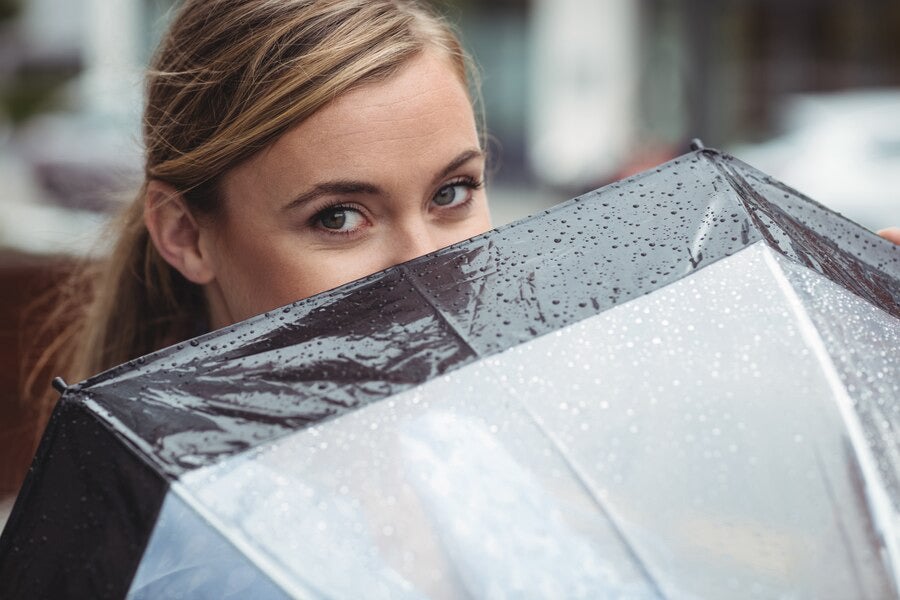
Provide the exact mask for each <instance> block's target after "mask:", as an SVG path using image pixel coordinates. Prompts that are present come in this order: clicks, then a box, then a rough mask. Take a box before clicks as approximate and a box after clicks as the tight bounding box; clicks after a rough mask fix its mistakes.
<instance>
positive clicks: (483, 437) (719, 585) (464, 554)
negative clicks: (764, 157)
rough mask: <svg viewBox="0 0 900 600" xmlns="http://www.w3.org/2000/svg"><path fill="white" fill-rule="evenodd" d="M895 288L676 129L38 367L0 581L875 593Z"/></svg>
mask: <svg viewBox="0 0 900 600" xmlns="http://www.w3.org/2000/svg"><path fill="white" fill-rule="evenodd" d="M898 304H900V250H898V248H897V247H895V246H893V245H892V244H890V243H889V242H887V241H884V240H881V239H880V238H878V237H877V236H875V235H874V234H872V233H870V232H868V231H865V230H863V229H862V228H860V227H858V226H856V225H855V224H853V223H851V222H849V221H847V220H845V219H843V218H842V217H840V216H839V215H836V214H834V213H832V212H829V211H828V210H827V209H825V208H823V207H822V206H820V205H818V204H816V203H815V202H813V201H811V200H809V199H807V198H804V197H802V196H800V195H799V194H797V193H796V192H794V191H792V190H790V189H789V188H787V187H785V186H783V185H781V184H779V183H778V182H776V181H773V180H771V179H770V178H768V177H766V176H765V175H764V174H762V173H760V172H758V171H756V170H754V169H753V168H751V167H748V166H747V165H745V164H743V163H741V162H740V161H738V160H736V159H734V158H732V157H730V156H727V155H724V154H720V153H718V152H716V151H714V150H698V151H695V152H692V153H691V154H688V155H685V156H683V157H680V158H678V159H676V160H674V161H672V162H669V163H667V164H665V165H662V166H660V167H659V168H657V169H655V170H652V171H648V172H646V173H643V174H641V175H638V176H636V177H633V178H631V179H628V180H625V181H622V182H618V183H615V184H612V185H610V186H607V187H605V188H602V189H600V190H597V191H595V192H591V193H589V194H586V195H584V196H582V197H579V198H576V199H574V200H571V201H569V202H567V203H565V204H562V205H559V206H557V207H555V208H553V209H551V210H548V211H545V212H543V213H541V214H538V215H535V216H532V217H530V218H527V219H525V220H523V221H520V222H517V223H514V224H511V225H509V226H506V227H503V228H500V229H498V230H494V231H491V232H489V233H487V234H485V235H482V236H479V237H476V238H473V239H471V240H467V241H465V242H462V243H460V244H457V245H454V246H451V247H449V248H445V249H443V250H440V251H438V252H435V253H433V254H430V255H428V256H425V257H422V258H419V259H416V260H413V261H411V262H408V263H405V264H402V265H398V266H396V267H393V268H391V269H388V270H386V271H383V272H381V273H377V274H375V275H372V276H370V277H368V278H365V279H362V280H359V281H356V282H353V283H350V284H348V285H346V286H343V287H341V288H338V289H336V290H333V291H331V292H327V293H325V294H321V295H319V296H316V297H313V298H309V299H306V300H302V301H299V302H297V303H295V304H292V305H290V306H287V307H284V308H283V309H281V310H278V311H274V312H272V313H269V314H266V315H260V316H259V317H256V318H253V319H250V320H248V321H245V322H243V323H240V324H238V325H235V326H233V327H230V328H227V329H224V330H221V331H216V332H213V333H210V334H208V335H205V336H202V337H200V338H197V339H195V340H193V341H191V342H190V343H186V344H181V345H178V346H175V347H172V348H168V349H165V350H161V351H159V352H157V353H155V354H152V355H149V356H147V357H144V358H141V359H138V360H136V361H133V362H132V363H129V364H126V365H122V366H120V367H117V368H115V369H112V370H110V371H108V372H106V373H102V374H100V375H98V376H96V377H93V378H91V379H89V380H87V381H85V382H83V383H80V384H78V385H75V386H71V387H69V388H67V389H66V390H65V393H64V394H63V396H62V399H61V401H60V403H59V405H58V407H57V409H56V411H55V413H54V415H53V417H52V419H51V423H50V426H49V427H48V429H47V433H46V434H45V436H44V439H43V441H42V444H41V447H40V449H39V450H38V454H37V456H36V458H35V462H34V466H33V468H32V471H31V473H30V474H29V477H28V479H27V481H26V483H25V486H24V487H23V489H22V492H21V493H20V495H19V498H18V500H17V503H16V506H15V508H14V510H13V513H12V515H11V516H10V519H9V522H8V524H7V527H6V530H5V531H4V533H3V537H2V539H0V595H3V596H4V597H44V596H57V595H59V594H61V593H64V594H67V595H76V596H85V597H106V596H112V597H122V596H127V597H131V598H157V597H215V598H226V597H254V598H257V597H259V598H262V597H273V598H278V597H300V598H305V597H313V598H361V597H365V598H424V597H430V598H458V597H477V598H505V597H517V598H520V597H521V598H527V597H535V598H537V597H542V598H543V597H567V598H575V597H588V598H711V597H727V598H743V597H746V598H755V597H766V598H772V597H790V598H850V597H852V598H884V597H890V596H892V595H895V594H896V593H897V577H898V573H900V533H898V531H900V530H898V523H900V441H898V440H900V436H898V434H897V432H898V426H900V364H898V352H897V348H898V343H900V306H898Z"/></svg>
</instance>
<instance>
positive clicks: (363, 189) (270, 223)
mask: <svg viewBox="0 0 900 600" xmlns="http://www.w3.org/2000/svg"><path fill="white" fill-rule="evenodd" d="M222 192H223V196H224V200H225V205H224V211H223V215H222V216H221V217H220V218H218V219H216V220H214V222H213V223H210V224H208V225H203V226H201V227H202V228H207V229H208V230H207V231H205V232H204V234H203V235H201V239H202V240H207V241H205V242H203V243H204V244H205V245H206V246H207V248H205V250H206V251H207V256H208V257H209V260H210V264H211V269H212V271H213V273H214V278H213V280H212V281H211V282H210V283H208V284H207V285H206V293H207V297H208V299H209V303H210V307H211V319H212V323H211V325H212V326H213V327H215V328H218V327H223V326H225V325H228V324H230V323H233V322H236V321H240V320H242V319H245V318H247V317H250V316H252V315H255V314H258V313H261V312H264V311H266V310H270V309H272V308H275V307H278V306H281V305H283V304H287V303H289V302H292V301H294V300H298V299H300V298H305V297H307V296H311V295H313V294H316V293H318V292H322V291H324V290H328V289H330V288H333V287H336V286H338V285H340V284H343V283H346V282H348V281H352V280H354V279H357V278H359V277H362V276H364V275H367V274H369V273H373V272H375V271H379V270H381V269H384V268H386V267H389V266H391V265H394V264H397V263H400V262H403V261H406V260H409V259H411V258H414V257H416V256H420V255H422V254H426V253H428V252H431V251H433V250H436V249H438V248H442V247H444V246H447V245H449V244H452V243H454V242H458V241H460V240H463V239H466V238H468V237H471V236H473V235H477V234H479V233H482V232H484V231H486V230H488V229H489V228H490V216H489V213H488V207H487V201H486V198H485V192H484V154H483V153H482V151H481V148H480V144H479V138H478V133H477V130H476V126H475V119H474V115H473V111H472V107H471V104H470V102H469V98H468V96H467V94H466V90H465V88H464V86H463V84H462V83H461V82H460V81H459V79H458V78H457V76H456V74H455V72H454V70H453V68H452V67H451V66H450V64H449V63H448V62H447V61H446V59H444V58H443V57H441V56H439V55H437V54H435V53H424V54H422V55H421V56H419V57H417V58H415V59H413V60H411V61H410V62H409V64H408V65H407V66H406V67H405V68H403V69H402V70H401V71H399V72H398V73H397V74H396V75H394V76H392V77H391V78H389V79H388V80H386V81H384V82H380V83H375V84H369V85H365V86H363V87H361V88H359V89H357V90H355V91H352V92H349V93H347V94H345V95H343V96H340V97H338V98H337V99H335V100H334V101H333V102H332V103H330V104H329V105H327V106H326V107H325V108H323V109H321V110H320V111H318V112H317V113H315V114H314V115H313V116H312V117H311V118H309V119H308V120H306V121H304V122H303V123H301V124H300V125H298V126H296V127H294V128H293V129H291V130H290V131H288V132H287V133H286V134H285V135H284V136H282V137H281V138H279V139H278V140H277V141H276V142H275V143H274V144H272V146H271V147H269V148H268V149H266V150H265V151H263V152H261V153H260V154H258V155H256V156H255V157H253V158H252V159H250V160H248V161H247V162H245V163H243V164H241V165H240V166H238V167H237V168H235V169H233V170H232V171H230V172H229V173H228V174H226V176H225V177H224V180H223V183H222Z"/></svg>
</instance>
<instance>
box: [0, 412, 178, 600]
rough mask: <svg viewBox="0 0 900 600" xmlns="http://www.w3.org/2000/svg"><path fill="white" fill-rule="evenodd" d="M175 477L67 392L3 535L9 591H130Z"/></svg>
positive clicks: (1, 581)
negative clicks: (158, 468)
mask: <svg viewBox="0 0 900 600" xmlns="http://www.w3.org/2000/svg"><path fill="white" fill-rule="evenodd" d="M167 487H168V484H167V482H166V481H165V479H164V478H163V476H162V475H161V474H160V473H158V472H157V471H156V470H154V469H153V468H152V467H151V465H150V464H149V463H148V462H147V461H146V460H145V459H144V458H143V457H141V456H139V455H138V454H136V453H135V452H133V450H132V449H131V448H128V447H125V446H123V445H122V440H121V438H120V437H119V436H118V435H116V434H115V433H113V432H112V431H111V430H110V428H109V427H108V426H107V424H105V423H103V422H102V421H101V420H100V419H99V418H98V417H97V415H96V414H94V413H92V411H90V410H88V409H86V408H85V406H84V405H82V404H80V403H75V402H70V401H68V400H63V401H62V402H61V403H60V405H59V406H58V407H57V408H56V411H55V412H54V414H53V416H52V417H51V420H50V423H49V425H48V426H47V431H46V433H45V434H44V438H43V440H42V441H41V446H40V448H39V449H38V453H37V456H36V457H35V466H34V467H32V471H31V472H30V473H29V475H28V477H27V479H26V480H25V484H24V486H23V487H22V490H21V491H20V492H19V497H18V499H17V500H16V505H15V507H14V508H13V512H12V514H11V515H10V518H9V521H7V523H6V528H5V529H4V531H3V538H2V540H0V597H2V598H62V597H82V598H122V597H124V595H125V593H126V592H127V591H128V586H129V582H130V579H131V575H132V574H133V573H134V572H135V570H136V569H137V567H138V564H139V562H140V561H141V556H142V554H143V552H144V547H145V545H146V543H147V540H148V538H149V537H150V533H151V532H152V531H153V528H154V526H155V521H156V516H157V513H158V511H159V507H160V505H161V504H162V502H163V498H165V495H166V490H167Z"/></svg>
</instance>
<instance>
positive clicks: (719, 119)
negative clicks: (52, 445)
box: [0, 0, 900, 514]
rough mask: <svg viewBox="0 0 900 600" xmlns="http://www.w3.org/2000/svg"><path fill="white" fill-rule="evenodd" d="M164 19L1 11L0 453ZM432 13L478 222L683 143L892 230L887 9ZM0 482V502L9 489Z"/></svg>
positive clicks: (749, 4) (107, 0)
mask: <svg viewBox="0 0 900 600" xmlns="http://www.w3.org/2000/svg"><path fill="white" fill-rule="evenodd" d="M173 4H174V2H173V1H172V0H0V181H2V182H3V188H2V189H3V193H2V196H0V208H2V210H0V289H2V293H0V349H2V352H3V353H4V355H3V356H2V362H0V364H2V365H3V367H2V368H0V423H3V424H5V425H7V426H4V427H0V455H6V456H9V454H8V453H9V452H12V450H11V449H12V448H18V447H20V446H21V445H22V439H24V437H25V436H27V435H29V432H28V431H27V430H26V429H25V428H24V427H25V426H23V428H19V429H16V427H10V426H8V424H10V423H13V422H18V420H21V419H20V417H21V415H23V414H24V413H23V412H22V411H24V410H25V409H24V408H22V407H21V406H19V405H18V404H17V403H16V399H17V397H18V396H17V392H16V390H17V386H18V381H19V377H20V375H21V373H20V369H19V367H18V365H19V363H20V361H19V359H20V356H21V347H22V346H21V342H22V339H21V338H22V333H21V331H20V330H19V328H18V324H19V322H20V320H21V313H22V309H23V307H24V306H26V305H27V304H28V303H29V301H30V300H31V299H32V298H34V297H35V295H36V294H37V293H39V292H40V291H41V290H43V289H47V287H48V286H52V284H53V282H54V281H57V280H59V279H60V278H61V277H63V276H64V274H65V271H66V269H67V268H68V267H67V265H69V264H70V262H67V260H66V259H68V260H70V259H72V258H79V257H84V256H89V255H90V253H92V252H102V251H103V249H104V244H105V243H108V240H106V239H105V236H104V235H103V233H102V232H103V229H102V227H103V223H104V222H105V221H106V219H107V218H108V217H109V215H110V214H111V213H112V212H114V211H115V209H116V207H117V206H119V205H120V203H121V201H122V199H123V198H128V197H129V194H130V193H131V192H132V191H133V190H134V189H135V187H136V185H137V181H138V177H139V175H140V169H141V148H140V142H139V127H138V123H139V114H140V104H141V69H142V67H143V65H144V64H145V63H146V61H147V59H148V57H149V55H150V53H151V52H152V49H153V47H154V45H155V43H156V41H157V39H158V38H159V35H160V33H161V31H162V30H163V28H164V27H165V24H166V19H167V15H168V13H169V11H170V10H171V8H172V6H173ZM439 7H440V8H441V10H443V11H444V12H445V13H446V14H447V15H448V16H449V17H450V19H451V20H452V21H453V22H455V23H456V24H457V25H458V28H459V30H460V31H461V33H462V36H463V39H464V42H465V44H466V46H467V47H468V48H469V50H470V51H471V52H472V53H473V54H474V55H475V58H476V60H477V62H478V64H479V65H480V66H481V70H482V91H483V95H484V102H485V109H486V114H487V128H488V131H489V133H490V135H491V144H490V153H491V157H492V159H491V160H492V171H493V174H492V176H491V178H490V179H489V194H490V197H491V201H492V205H493V212H494V218H495V223H496V224H502V223H505V222H508V221H510V220H514V219H517V218H519V217H522V216H525V215H527V214H530V213H532V212H535V211H537V210H540V209H542V208H544V207H546V206H548V205H552V204H555V203H556V202H559V201H562V200H565V199H567V198H570V197H572V196H574V195H577V194H579V193H581V192H584V191H587V190H590V189H593V188H595V187H599V186H600V185H603V184H605V183H608V182H610V181H613V180H615V179H617V178H620V177H622V176H625V175H628V174H632V173H635V172H637V171H640V170H643V169H645V168H648V167H651V166H654V165H656V164H658V163H660V162H663V161H665V160H667V159H669V158H672V157H674V156H676V155H678V154H681V153H683V152H685V151H686V150H687V148H688V141H689V140H690V139H691V138H694V137H699V138H702V139H703V141H704V142H705V143H706V145H707V146H712V147H717V148H721V149H725V150H729V151H731V152H732V153H734V154H735V155H737V156H738V157H739V158H743V159H744V160H745V161H747V162H749V163H750V164H752V165H754V166H756V167H758V168H760V169H762V170H764V171H766V172H768V173H769V174H771V175H773V176H775V177H776V178H778V179H781V180H782V181H784V182H786V183H787V184H788V185H791V186H792V187H795V188H797V189H799V190H800V191H801V192H804V193H806V194H808V195H810V196H812V197H813V198H815V199H817V200H818V201H820V202H822V203H823V204H826V205H827V206H830V207H831V208H833V209H835V210H837V211H839V212H841V213H843V214H845V215H846V216H848V217H849V218H851V219H853V220H855V221H857V222H859V223H860V224H862V225H864V226H866V227H869V228H873V229H875V228H880V227H884V226H888V225H900V2H898V1H897V0H446V1H443V2H440V3H439ZM60 258H63V259H64V260H63V261H60V260H59V259H60ZM17 436H18V437H17ZM20 438H21V439H20ZM28 458H29V456H24V457H23V458H22V459H21V461H19V462H20V463H22V464H24V462H23V461H25V462H27V460H28ZM13 462H15V461H13ZM7 467H8V465H4V466H3V467H2V469H6V468H7ZM9 468H10V469H12V470H10V471H9V472H0V497H2V496H3V491H4V490H9V489H15V486H16V485H17V484H18V482H17V481H15V480H16V479H17V477H18V475H17V473H19V472H20V471H21V464H19V465H13V466H11V467H9ZM0 508H2V507H0ZM0 514H2V510H0Z"/></svg>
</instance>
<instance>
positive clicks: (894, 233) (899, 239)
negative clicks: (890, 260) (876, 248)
mask: <svg viewBox="0 0 900 600" xmlns="http://www.w3.org/2000/svg"><path fill="white" fill-rule="evenodd" d="M878 235H880V236H881V237H883V238H884V239H886V240H891V241H892V242H894V243H895V244H900V227H888V228H887V229H882V230H880V231H879V232H878Z"/></svg>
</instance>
